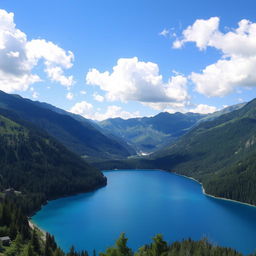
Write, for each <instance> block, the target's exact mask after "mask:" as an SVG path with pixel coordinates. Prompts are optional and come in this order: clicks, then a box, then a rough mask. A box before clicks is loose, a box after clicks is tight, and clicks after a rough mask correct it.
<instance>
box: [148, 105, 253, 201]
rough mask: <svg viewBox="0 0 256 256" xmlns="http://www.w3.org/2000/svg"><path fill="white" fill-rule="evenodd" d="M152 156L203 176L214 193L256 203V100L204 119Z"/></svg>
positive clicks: (172, 167) (168, 166)
mask: <svg viewBox="0 0 256 256" xmlns="http://www.w3.org/2000/svg"><path fill="white" fill-rule="evenodd" d="M151 160H152V161H153V162H154V165H155V166H157V167H158V168H163V169H167V170H173V171H176V172H178V173H181V174H184V175H188V176H192V177H194V178H196V179H198V180H200V181H201V182H203V184H204V186H205V189H206V192H208V193H210V194H213V195H216V196H221V197H226V198H230V199H235V200H239V201H243V202H248V203H251V204H256V161H255V160H256V100H253V101H251V102H249V103H248V104H246V105H245V106H244V107H243V108H241V109H239V110H236V111H233V112H231V113H228V114H225V115H222V116H220V117H219V118H217V119H215V120H213V121H208V122H203V123H201V124H200V125H198V126H197V127H196V128H194V129H193V130H192V131H190V132H189V133H188V134H186V135H184V136H183V137H182V138H181V139H180V140H179V141H178V142H177V143H176V144H174V145H172V146H170V147H166V148H165V149H163V150H160V151H158V152H156V153H155V154H154V155H152V158H151Z"/></svg>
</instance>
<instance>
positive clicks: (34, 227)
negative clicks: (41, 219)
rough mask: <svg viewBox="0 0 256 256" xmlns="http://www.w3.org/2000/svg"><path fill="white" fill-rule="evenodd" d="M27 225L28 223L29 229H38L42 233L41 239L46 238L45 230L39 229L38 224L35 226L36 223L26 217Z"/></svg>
mask: <svg viewBox="0 0 256 256" xmlns="http://www.w3.org/2000/svg"><path fill="white" fill-rule="evenodd" d="M28 225H29V227H30V228H31V229H33V230H34V229H37V230H39V231H40V232H41V233H42V239H43V240H44V241H45V240H46V233H47V232H46V231H45V230H43V229H41V228H39V227H38V226H37V224H35V223H34V222H33V221H32V219H31V218H28Z"/></svg>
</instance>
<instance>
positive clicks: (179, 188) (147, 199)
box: [32, 170, 256, 254]
mask: <svg viewBox="0 0 256 256" xmlns="http://www.w3.org/2000/svg"><path fill="white" fill-rule="evenodd" d="M104 174H105V176H107V178H108V185H107V186H106V187H104V188H101V189H98V190H96V191H94V192H91V193H85V194H80V195H77V196H72V197H66V198H62V199H58V200H54V201H50V202H49V203H48V204H47V205H46V206H44V207H43V208H42V210H41V211H39V212H38V213H37V214H36V215H35V216H33V218H32V220H33V222H34V223H36V224H37V225H38V226H39V227H40V228H42V229H43V230H46V231H48V232H50V233H51V234H53V235H54V236H55V238H56V241H57V242H58V244H59V246H60V247H61V248H62V249H64V250H66V251H67V250H69V248H70V247H71V245H74V246H75V247H76V249H78V250H82V249H86V250H87V251H88V252H89V253H90V254H91V253H92V251H93V249H94V248H95V249H96V251H97V252H100V251H104V250H105V249H106V248H107V247H108V246H111V245H113V244H114V242H115V240H116V239H117V238H118V237H119V235H120V233H121V232H125V233H126V235H127V237H128V238H129V240H128V245H129V246H130V247H132V248H133V249H137V248H138V247H140V246H142V245H143V244H145V243H150V241H151V238H152V237H153V236H154V235H155V234H158V233H161V234H163V235H164V238H165V240H167V241H168V242H173V241H176V240H182V239H183V238H189V237H191V238H193V239H196V240H198V239H201V238H204V237H207V238H208V239H209V240H210V241H211V242H212V243H214V244H218V245H222V246H229V247H232V248H235V249H237V250H238V251H240V252H243V253H252V252H253V251H255V249H256V207H250V206H247V205H243V204H239V203H235V202H231V201H225V200H219V199H214V198H211V197H208V196H205V195H204V194H203V193H202V188H201V185H200V184H198V183H196V182H195V181H193V180H190V179H187V178H184V177H181V176H178V175H175V174H171V173H167V172H164V171H156V170H155V171H150V170H143V171H141V170H139V171H138V170H125V171H123V170H119V171H108V172H104Z"/></svg>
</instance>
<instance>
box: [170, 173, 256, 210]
mask: <svg viewBox="0 0 256 256" xmlns="http://www.w3.org/2000/svg"><path fill="white" fill-rule="evenodd" d="M167 172H169V171H167ZM170 173H173V174H175V175H177V176H181V177H184V178H187V179H190V180H193V181H195V182H196V183H198V184H200V185H201V188H202V192H203V194H204V195H205V196H208V197H211V198H214V199H218V200H224V201H230V202H233V203H237V204H243V205H246V206H250V207H254V208H256V205H253V204H249V203H245V202H241V201H237V200H234V199H229V198H225V197H220V196H214V195H211V194H208V193H206V192H205V188H204V186H203V183H201V182H200V181H198V180H197V179H195V178H193V177H190V176H186V175H183V174H179V173H176V172H170Z"/></svg>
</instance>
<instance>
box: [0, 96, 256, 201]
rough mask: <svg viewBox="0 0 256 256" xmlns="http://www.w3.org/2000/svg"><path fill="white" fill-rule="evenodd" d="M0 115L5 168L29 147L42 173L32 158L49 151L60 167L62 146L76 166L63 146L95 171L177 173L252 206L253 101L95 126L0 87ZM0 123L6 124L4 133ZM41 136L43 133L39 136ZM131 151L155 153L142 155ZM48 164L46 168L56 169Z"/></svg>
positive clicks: (255, 193)
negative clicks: (209, 110) (216, 109)
mask: <svg viewBox="0 0 256 256" xmlns="http://www.w3.org/2000/svg"><path fill="white" fill-rule="evenodd" d="M0 114H1V116H2V117H1V120H0V121H1V122H0V124H1V126H0V136H1V139H2V148H1V150H2V151H1V152H4V154H2V155H4V159H5V160H3V162H2V166H4V163H5V162H6V161H7V162H8V161H10V162H8V165H9V163H11V162H12V161H13V159H14V161H20V160H21V159H22V157H24V156H26V154H27V153H28V152H30V153H28V155H27V156H28V159H30V162H31V163H32V162H33V159H37V160H36V161H39V162H38V164H37V163H35V164H37V167H38V168H39V169H40V168H41V169H40V170H41V171H40V172H43V170H44V168H43V167H42V166H41V167H40V166H39V163H40V160H39V157H37V155H38V154H39V156H40V158H41V159H46V158H48V157H50V156H49V152H52V156H54V155H56V156H57V155H60V156H58V159H60V162H58V164H60V165H61V163H62V162H65V160H64V158H63V157H64V156H63V155H62V156H61V151H63V152H64V153H63V154H64V155H65V154H66V155H67V154H70V155H71V156H72V157H71V158H72V159H70V162H72V161H75V162H76V163H77V164H78V165H80V164H81V163H82V162H81V163H80V162H79V161H80V160H78V159H80V158H79V156H77V155H76V154H73V153H71V152H70V151H67V149H66V148H68V149H69V150H71V151H73V152H74V153H77V154H79V155H80V156H83V157H84V158H87V159H88V160H89V161H90V163H92V164H93V165H94V166H96V167H99V168H101V169H112V168H161V169H165V170H170V171H175V172H178V173H180V174H184V175H187V176H192V177H194V178H196V179H198V180H199V181H201V182H203V184H204V186H205V189H206V192H208V193H210V194H214V195H216V196H222V197H226V198H231V199H235V200H240V201H243V202H248V203H253V204H256V185H255V184H256V172H255V170H256V161H255V159H256V100H253V101H251V102H249V103H247V104H238V105H234V106H231V107H228V108H226V109H224V110H222V111H219V112H216V113H213V114H210V115H201V114H193V113H186V114H182V113H175V114H169V113H160V114H158V115H156V116H154V117H144V118H132V119H128V120H123V119H121V118H114V119H107V120H105V121H102V122H100V123H99V124H96V123H95V122H93V121H91V120H87V119H85V118H83V117H81V116H78V115H74V114H72V113H69V112H66V111H64V110H61V109H59V108H56V107H54V106H52V105H49V104H46V103H40V102H34V101H31V100H28V99H23V98H22V97H20V96H17V95H9V94H6V93H3V92H0ZM12 126H13V127H12ZM19 126H20V127H21V128H17V127H19ZM23 126H24V127H25V128H24V127H23ZM4 127H7V128H8V127H9V128H8V129H7V131H8V132H6V130H5V129H4ZM15 127H16V128H17V129H16V128H15ZM29 129H31V130H32V131H34V130H36V131H37V132H36V133H34V132H30V130H29ZM28 131H29V132H28ZM40 133H42V134H44V135H43V136H42V137H40V136H41V135H40V136H39V134H40ZM27 134H37V135H36V136H35V137H33V139H35V141H37V140H38V142H36V144H37V145H38V147H39V149H45V150H46V151H43V150H41V151H40V150H39V152H37V151H36V150H38V148H36V146H35V145H34V144H33V143H32V137H31V138H30V136H28V135H27ZM47 134H49V135H47ZM44 136H46V137H47V136H48V137H49V139H46V137H44ZM48 137H47V138H48ZM10 138H11V139H10ZM26 138H28V142H29V144H28V145H25V147H24V148H23V146H22V147H21V148H23V149H22V150H23V151H20V149H19V150H18V151H17V148H19V147H20V146H19V143H21V142H22V143H23V142H24V141H25V142H27V141H26ZM53 138H55V140H57V141H59V142H60V143H62V144H63V145H64V146H66V148H65V147H63V146H62V145H61V144H60V143H59V142H57V141H56V142H55V141H54V139H53ZM12 140H14V141H13V142H12ZM51 140H53V142H52V141H51ZM49 141H50V142H49ZM12 143H13V144H14V145H16V144H17V145H16V146H15V148H11V147H10V150H9V149H8V150H6V149H7V148H8V147H9V146H10V145H12ZM47 143H48V144H47ZM54 143H57V144H56V145H58V146H54V145H55V144H54ZM31 145H32V146H33V147H32V146H31ZM26 147H28V148H29V149H26ZM34 147H35V148H34ZM58 148H59V149H58ZM31 149H32V151H30V150H31ZM13 150H14V153H11V151H13ZM56 150H57V151H58V153H57V152H55V151H56ZM135 150H136V151H137V152H147V153H148V152H153V153H151V154H150V155H149V156H147V157H140V156H138V155H137V156H136V154H135ZM6 152H8V153H6ZM21 152H22V153H21ZM33 152H35V153H33ZM69 152H70V153H69ZM40 154H41V155H40ZM23 155H24V156H23ZM65 158H67V157H66V156H65ZM15 159H16V160H15ZM17 159H18V160H17ZM50 159H51V157H50ZM74 159H77V160H74ZM23 160H24V159H23ZM52 161H53V160H52ZM56 161H57V160H56ZM81 161H82V160H81ZM7 162H6V163H7ZM53 163H57V162H54V161H53ZM53 163H52V164H50V165H52V166H53V168H55V167H54V166H55V165H54V164H53ZM83 164H85V162H84V163H83ZM10 166H11V165H10ZM47 166H48V164H47ZM67 166H69V164H68V163H67ZM88 166H89V165H88ZM15 168H16V167H15ZM33 168H34V167H33ZM88 168H92V167H88ZM35 169H36V168H35ZM54 172H55V171H54ZM15 180H16V178H15ZM17 180H18V179H17ZM8 182H9V183H10V180H8ZM13 185H15V184H13Z"/></svg>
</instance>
